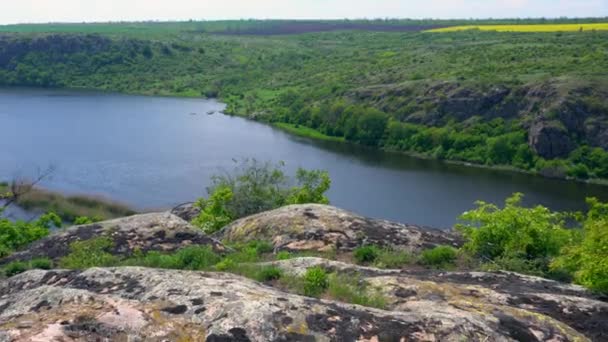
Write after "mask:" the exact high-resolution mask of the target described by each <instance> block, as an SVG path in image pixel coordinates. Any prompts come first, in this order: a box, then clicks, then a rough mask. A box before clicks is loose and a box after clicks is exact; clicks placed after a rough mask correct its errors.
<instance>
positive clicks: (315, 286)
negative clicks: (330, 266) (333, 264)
mask: <svg viewBox="0 0 608 342" xmlns="http://www.w3.org/2000/svg"><path fill="white" fill-rule="evenodd" d="M303 280H304V294H305V295H307V296H310V297H318V296H319V295H321V294H322V293H323V292H324V291H325V290H326V289H327V287H328V286H329V277H328V275H327V271H325V269H323V268H322V267H318V266H317V267H311V268H309V269H308V270H307V271H306V273H305V274H304V279H303Z"/></svg>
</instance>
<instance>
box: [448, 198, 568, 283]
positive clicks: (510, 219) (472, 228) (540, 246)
mask: <svg viewBox="0 0 608 342" xmlns="http://www.w3.org/2000/svg"><path fill="white" fill-rule="evenodd" d="M522 196H523V195H521V194H515V195H513V196H512V197H510V198H508V199H507V200H506V204H505V207H504V208H503V209H500V208H498V207H497V206H495V205H493V204H488V203H485V202H478V204H477V205H478V208H477V209H475V210H472V211H469V212H466V213H464V214H463V215H462V216H461V217H460V219H461V220H462V221H463V222H464V223H463V224H459V225H457V229H458V230H459V231H460V232H461V233H462V234H463V236H464V237H465V239H466V240H467V242H466V243H465V245H464V246H463V250H464V251H466V252H467V253H470V254H471V255H473V256H475V257H477V258H480V259H482V260H484V261H488V262H496V260H511V259H523V260H527V261H529V262H528V263H527V264H528V265H536V267H537V268H538V270H537V271H538V272H541V273H545V272H547V271H548V270H549V262H550V260H551V258H553V257H555V256H557V255H559V253H560V250H561V249H562V248H563V247H564V246H565V245H566V244H568V243H569V242H570V241H571V240H572V239H573V238H574V236H575V235H576V231H574V230H568V229H566V228H564V226H565V223H564V220H565V218H566V217H567V216H565V214H561V213H555V212H551V211H550V210H549V209H547V208H545V207H542V206H537V207H534V208H524V207H522V206H521V199H522ZM507 270H510V269H507ZM533 273H537V272H533Z"/></svg>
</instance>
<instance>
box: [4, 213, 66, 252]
mask: <svg viewBox="0 0 608 342" xmlns="http://www.w3.org/2000/svg"><path fill="white" fill-rule="evenodd" d="M52 227H61V219H60V218H59V216H57V215H55V214H54V213H48V214H46V215H42V216H41V217H40V218H39V219H38V220H36V221H34V222H23V221H17V222H12V221H10V220H8V219H5V218H0V257H4V256H7V255H8V254H10V253H11V252H12V251H14V250H16V249H18V248H21V247H24V246H26V245H28V244H30V243H32V242H34V241H36V240H39V239H41V238H43V237H45V236H47V235H49V230H50V229H51V228H52Z"/></svg>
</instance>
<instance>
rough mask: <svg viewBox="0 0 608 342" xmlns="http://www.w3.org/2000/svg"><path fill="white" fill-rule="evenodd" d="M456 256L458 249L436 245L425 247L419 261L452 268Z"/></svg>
mask: <svg viewBox="0 0 608 342" xmlns="http://www.w3.org/2000/svg"><path fill="white" fill-rule="evenodd" d="M457 258H458V250H456V248H454V247H450V246H437V247H435V248H432V249H427V250H425V251H423V252H422V254H421V255H420V262H421V263H422V264H423V265H427V266H432V267H437V268H443V269H447V268H453V267H454V263H455V262H456V259H457Z"/></svg>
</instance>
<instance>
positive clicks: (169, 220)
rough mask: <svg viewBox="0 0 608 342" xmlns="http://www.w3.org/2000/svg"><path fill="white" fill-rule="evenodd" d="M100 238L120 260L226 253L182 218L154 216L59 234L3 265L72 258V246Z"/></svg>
mask: <svg viewBox="0 0 608 342" xmlns="http://www.w3.org/2000/svg"><path fill="white" fill-rule="evenodd" d="M100 236H107V237H109V238H111V239H112V241H113V242H114V247H113V250H112V251H111V252H112V254H114V255H121V256H128V255H131V254H132V253H133V252H134V251H135V250H139V251H142V252H146V251H151V250H154V251H162V252H172V251H175V250H177V249H180V248H183V247H186V246H189V245H210V246H212V247H213V248H214V250H216V251H217V252H222V251H224V247H223V246H222V245H221V244H220V243H219V242H217V241H215V240H213V239H211V238H209V237H208V236H206V235H205V234H203V233H202V232H201V231H200V230H199V229H197V228H195V227H193V226H192V225H190V224H189V223H188V222H186V221H184V220H182V219H181V218H179V217H177V216H175V215H172V214H170V213H152V214H143V215H135V216H130V217H125V218H120V219H116V220H111V221H104V222H99V223H94V224H88V225H82V226H74V227H71V228H68V229H65V230H60V231H58V232H56V233H54V234H52V235H50V236H48V237H46V238H44V239H42V240H39V241H37V242H35V243H33V244H32V245H30V246H29V247H28V248H27V249H25V250H23V251H21V252H18V253H15V254H13V255H11V256H9V257H7V258H4V259H2V260H1V261H0V264H6V263H8V262H11V261H16V260H30V259H32V258H41V257H46V258H50V259H53V260H57V259H59V258H61V257H64V256H66V255H67V254H69V252H70V248H69V247H70V244H71V243H72V242H74V241H79V240H89V239H93V238H96V237H100Z"/></svg>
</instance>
